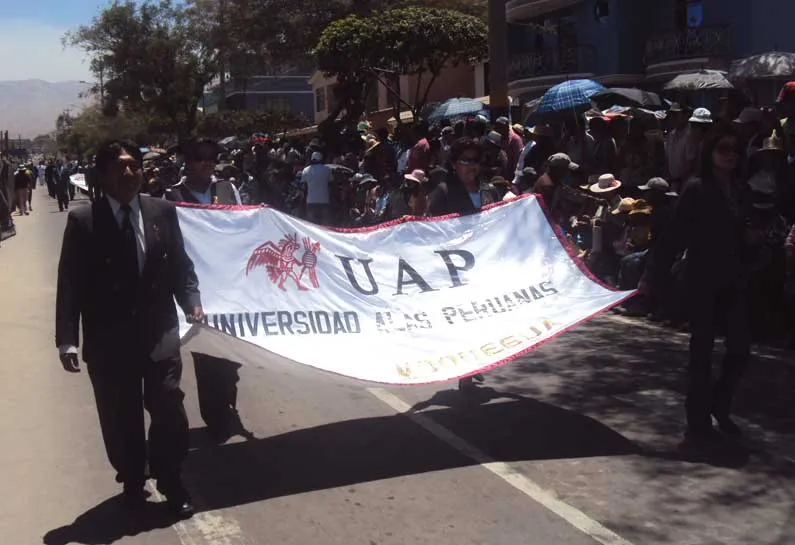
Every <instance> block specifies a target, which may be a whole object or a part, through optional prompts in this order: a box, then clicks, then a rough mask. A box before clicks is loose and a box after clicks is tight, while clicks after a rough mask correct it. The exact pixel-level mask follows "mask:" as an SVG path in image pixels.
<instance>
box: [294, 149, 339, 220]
mask: <svg viewBox="0 0 795 545" xmlns="http://www.w3.org/2000/svg"><path fill="white" fill-rule="evenodd" d="M309 162H310V163H309V166H307V167H306V168H305V169H304V170H303V171H302V172H301V183H303V184H304V186H305V187H306V219H307V221H311V222H312V223H316V224H318V225H330V224H331V183H332V181H333V174H332V172H331V168H329V166H328V165H325V164H323V154H322V153H320V152H319V151H315V152H312V155H311V156H310V158H309Z"/></svg>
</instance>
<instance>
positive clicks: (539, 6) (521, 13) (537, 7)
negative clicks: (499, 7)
mask: <svg viewBox="0 0 795 545" xmlns="http://www.w3.org/2000/svg"><path fill="white" fill-rule="evenodd" d="M584 1H585V0H508V2H507V3H506V4H505V18H506V19H507V20H508V22H509V23H515V22H521V21H526V20H528V19H534V18H536V17H539V16H541V15H545V14H547V13H550V12H553V11H557V10H559V9H563V8H568V7H570V6H573V5H575V4H579V3H581V2H584Z"/></svg>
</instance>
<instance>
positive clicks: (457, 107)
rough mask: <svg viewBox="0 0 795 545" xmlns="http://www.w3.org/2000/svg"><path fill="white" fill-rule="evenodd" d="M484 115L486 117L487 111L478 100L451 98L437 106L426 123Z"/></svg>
mask: <svg viewBox="0 0 795 545" xmlns="http://www.w3.org/2000/svg"><path fill="white" fill-rule="evenodd" d="M478 114H481V115H485V116H487V117H488V110H486V107H485V106H484V105H483V103H482V102H480V101H479V100H475V99H474V98H451V99H450V100H445V101H444V102H442V103H441V104H439V105H438V106H437V107H436V108H434V109H433V111H432V112H431V113H430V114H429V115H428V121H431V122H434V121H441V120H442V119H452V118H454V117H464V116H474V115H478Z"/></svg>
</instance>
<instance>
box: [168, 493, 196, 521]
mask: <svg viewBox="0 0 795 545" xmlns="http://www.w3.org/2000/svg"><path fill="white" fill-rule="evenodd" d="M166 505H168V510H169V511H171V512H172V513H173V514H174V515H175V516H177V517H179V518H180V519H189V518H191V517H192V516H193V515H194V513H196V508H195V507H194V506H193V502H192V501H191V499H190V497H189V496H185V497H181V498H179V497H175V498H174V499H171V498H166Z"/></svg>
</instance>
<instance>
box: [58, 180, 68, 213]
mask: <svg viewBox="0 0 795 545" xmlns="http://www.w3.org/2000/svg"><path fill="white" fill-rule="evenodd" d="M55 197H56V198H57V199H58V209H59V210H64V209H67V210H68V209H69V190H68V188H66V187H63V186H60V185H59V186H56V188H55Z"/></svg>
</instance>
